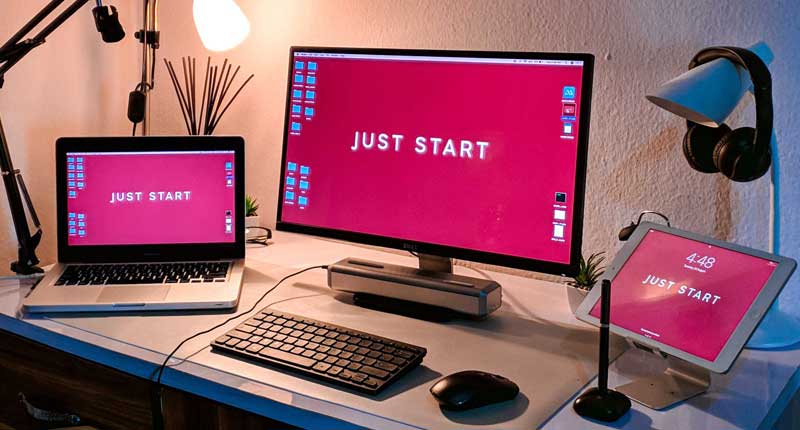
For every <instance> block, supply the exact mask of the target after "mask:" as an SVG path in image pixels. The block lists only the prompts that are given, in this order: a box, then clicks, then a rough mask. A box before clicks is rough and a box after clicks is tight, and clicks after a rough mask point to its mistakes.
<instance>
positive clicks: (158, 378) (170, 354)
mask: <svg viewBox="0 0 800 430" xmlns="http://www.w3.org/2000/svg"><path fill="white" fill-rule="evenodd" d="M327 268H328V266H327V265H321V266H311V267H306V268H305V269H303V270H298V271H297V272H294V273H290V274H288V275H286V276H284V277H283V278H281V280H280V281H278V282H277V283H276V284H275V285H273V286H272V287H271V288H270V289H268V290H267V291H266V292H264V294H262V295H261V297H259V298H258V300H256V302H255V303H253V306H250V308H249V309H247V310H246V311H243V312H240V313H238V314H236V315H234V316H232V317H230V318H228V319H226V320H225V321H223V322H221V323H219V324H217V325H215V326H213V327H211V328H209V329H206V330H203V331H201V332H197V333H195V334H193V335H191V336H189V337H187V338H186V339H184V340H183V341H181V343H179V344H178V346H176V347H175V349H173V350H172V352H170V353H169V355H167V358H165V359H164V362H163V363H161V366H159V368H158V377H157V378H156V383H157V384H158V385H161V375H162V374H163V373H164V368H166V367H167V363H168V362H169V359H170V358H172V356H173V355H175V353H176V352H178V350H179V349H180V348H181V347H182V346H183V345H184V344H185V343H186V342H188V341H190V340H192V339H194V338H196V337H197V336H202V335H204V334H207V333H210V332H212V331H214V330H216V329H218V328H220V327H222V326H224V325H225V324H227V323H229V322H231V321H233V320H235V319H237V318H240V317H243V316H245V315H247V314H249V313H251V312H253V311H254V310H255V309H256V306H258V304H259V303H261V301H262V300H264V298H266V297H267V295H268V294H269V293H271V292H272V291H273V290H275V289H276V288H278V286H279V285H281V283H283V281H285V280H287V279H289V278H291V277H294V276H297V275H299V274H301V273H305V272H308V271H309V270H313V269H327Z"/></svg>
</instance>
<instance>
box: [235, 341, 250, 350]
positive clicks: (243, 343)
mask: <svg viewBox="0 0 800 430" xmlns="http://www.w3.org/2000/svg"><path fill="white" fill-rule="evenodd" d="M248 346H250V342H248V341H246V340H243V341H241V342H239V343H237V344H236V346H235V347H234V348H236V349H246V348H247V347H248Z"/></svg>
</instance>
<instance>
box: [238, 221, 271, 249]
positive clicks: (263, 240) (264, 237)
mask: <svg viewBox="0 0 800 430" xmlns="http://www.w3.org/2000/svg"><path fill="white" fill-rule="evenodd" d="M247 230H264V234H259V235H258V236H255V237H251V238H250V239H247V240H246V241H245V242H247V243H255V244H258V245H264V246H267V245H269V244H268V243H267V241H268V240H270V239H272V230H270V229H268V228H266V227H257V226H251V227H247Z"/></svg>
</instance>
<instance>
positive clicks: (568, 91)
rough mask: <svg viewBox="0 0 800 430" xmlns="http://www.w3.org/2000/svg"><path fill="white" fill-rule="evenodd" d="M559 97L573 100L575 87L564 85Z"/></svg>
mask: <svg viewBox="0 0 800 430" xmlns="http://www.w3.org/2000/svg"><path fill="white" fill-rule="evenodd" d="M561 98H562V99H565V100H574V99H575V87H564V90H563V91H562V92H561Z"/></svg>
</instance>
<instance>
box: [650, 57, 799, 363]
mask: <svg viewBox="0 0 800 430" xmlns="http://www.w3.org/2000/svg"><path fill="white" fill-rule="evenodd" d="M726 50H727V51H726ZM737 52H738V53H739V54H741V55H738V54H737ZM704 56H705V58H706V59H709V58H714V57H717V59H713V60H711V61H703V57H704ZM752 57H756V58H752ZM742 58H744V59H745V61H744V62H743V61H742ZM772 59H773V54H772V51H771V50H770V49H769V47H768V46H767V45H766V44H765V43H763V42H759V43H756V44H755V45H753V46H751V47H749V48H747V49H746V50H744V49H741V48H725V47H720V48H708V49H704V50H702V51H700V53H698V55H697V56H695V58H694V59H693V60H692V64H690V67H689V70H688V71H687V72H685V73H683V74H682V75H680V76H678V77H677V78H675V79H672V80H670V81H668V82H666V83H664V84H662V85H661V87H659V88H658V89H657V90H656V91H655V92H653V93H652V94H649V95H647V99H648V100H650V101H651V102H653V103H654V104H656V105H657V106H659V107H661V108H662V109H665V110H667V111H669V112H672V113H674V114H675V115H678V116H680V117H682V118H685V119H686V120H687V122H688V125H689V131H687V134H686V137H685V138H684V145H683V149H684V154H685V155H686V157H687V160H688V161H689V164H690V165H691V166H692V167H693V168H695V169H696V170H699V171H701V172H704V173H714V172H717V171H722V173H723V174H725V175H726V176H727V177H729V178H730V179H732V180H734V181H737V182H747V181H750V180H753V179H756V178H758V177H760V176H761V175H763V174H764V173H766V171H767V169H769V170H770V180H771V181H770V240H769V251H770V252H771V253H773V254H778V253H779V249H780V168H779V164H778V161H779V157H778V146H777V142H776V139H775V133H774V131H772V132H770V133H769V134H766V135H764V134H765V133H767V132H769V131H770V130H771V129H772V99H771V93H772V89H771V78H770V76H769V70H768V69H767V68H766V65H767V64H769V63H770V62H771V61H772ZM747 62H749V63H751V64H750V65H749V66H752V69H753V70H749V69H750V68H751V67H749V66H748V67H746V66H745V63H747ZM754 63H755V64H754ZM762 69H763V70H762ZM760 75H765V76H760ZM757 81H760V82H757ZM754 84H758V85H757V86H755V87H754ZM747 92H752V93H753V95H754V97H755V98H756V117H757V125H756V128H755V129H750V128H746V127H745V128H741V129H737V130H733V131H731V130H730V128H728V126H727V125H725V124H724V123H723V122H724V121H725V119H726V118H727V117H728V116H729V115H730V114H731V112H732V111H733V110H734V109H735V108H736V106H737V105H738V104H739V101H740V100H741V99H742V98H743V97H744V95H745V94H746V93H747ZM764 123H767V124H768V126H769V127H766V126H764ZM758 130H760V132H761V134H762V136H761V138H759V137H758V136H757V134H758ZM743 133H745V134H743ZM747 133H749V134H747ZM732 138H736V139H739V140H740V141H741V145H739V146H740V147H743V146H742V145H744V146H747V145H749V148H750V149H752V151H751V152H744V153H742V154H743V155H741V156H739V157H736V158H735V160H727V161H729V162H726V160H725V159H724V158H725V155H726V154H725V149H730V148H731V147H732V146H733V145H727V147H728V148H725V145H724V144H725V143H726V142H725V141H726V140H731V139H732ZM692 139H695V141H694V144H693V143H692V142H691V140H692ZM759 140H761V142H759ZM767 141H768V143H767ZM698 142H700V143H705V144H704V145H703V144H701V145H697V143H698ZM727 143H730V142H727ZM758 145H762V146H763V148H760V152H759V151H757V150H759V148H757V146H758ZM728 158H729V159H730V157H728ZM698 160H699V161H698ZM712 160H713V161H712ZM737 165H745V166H746V167H747V168H748V170H749V172H744V173H743V172H737V171H736V170H737ZM780 308H781V307H780V298H779V299H778V300H776V301H775V303H773V306H772V308H770V311H769V312H768V313H767V314H766V315H765V316H764V319H763V320H762V321H761V324H760V325H759V326H758V329H757V330H756V332H755V333H754V334H753V337H752V338H751V339H750V342H749V343H748V347H749V348H758V349H770V348H780V347H784V346H788V345H793V344H795V343H797V342H798V341H800V321H798V320H797V318H795V317H794V316H792V315H790V314H787V313H785V312H784V311H782V310H781V309H780Z"/></svg>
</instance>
